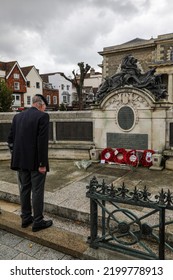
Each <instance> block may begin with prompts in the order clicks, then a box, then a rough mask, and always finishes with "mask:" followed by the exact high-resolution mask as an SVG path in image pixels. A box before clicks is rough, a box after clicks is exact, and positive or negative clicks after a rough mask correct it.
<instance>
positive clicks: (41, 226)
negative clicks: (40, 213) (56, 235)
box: [32, 220, 53, 232]
mask: <svg viewBox="0 0 173 280" xmlns="http://www.w3.org/2000/svg"><path fill="white" fill-rule="evenodd" d="M52 224H53V222H52V220H48V221H44V220H43V221H41V222H40V223H35V224H33V226H32V231H33V232H36V231H39V230H42V229H45V228H48V227H51V226H52Z"/></svg>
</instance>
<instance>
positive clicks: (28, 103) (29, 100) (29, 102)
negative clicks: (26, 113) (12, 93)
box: [27, 96, 31, 105]
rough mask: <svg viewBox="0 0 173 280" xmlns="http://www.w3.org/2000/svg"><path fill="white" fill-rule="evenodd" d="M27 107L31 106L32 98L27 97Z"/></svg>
mask: <svg viewBox="0 0 173 280" xmlns="http://www.w3.org/2000/svg"><path fill="white" fill-rule="evenodd" d="M27 105H31V96H27Z"/></svg>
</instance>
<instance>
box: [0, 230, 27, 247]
mask: <svg viewBox="0 0 173 280" xmlns="http://www.w3.org/2000/svg"><path fill="white" fill-rule="evenodd" d="M21 241H22V238H21V237H19V236H16V235H14V234H12V233H9V232H8V233H6V234H3V235H2V236H1V237H0V243H1V244H3V245H7V246H10V247H16V245H18V244H19V243H20V242H21Z"/></svg>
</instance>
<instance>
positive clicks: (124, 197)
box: [86, 177, 173, 259]
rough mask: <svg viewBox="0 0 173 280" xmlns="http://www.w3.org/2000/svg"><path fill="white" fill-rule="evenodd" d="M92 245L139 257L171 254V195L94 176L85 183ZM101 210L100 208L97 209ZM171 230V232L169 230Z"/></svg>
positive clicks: (89, 239) (162, 257)
mask: <svg viewBox="0 0 173 280" xmlns="http://www.w3.org/2000/svg"><path fill="white" fill-rule="evenodd" d="M87 189H88V191H87V193H86V196H87V197H88V198H90V216H91V221H90V223H91V224H90V226H91V229H90V236H89V238H88V242H89V243H90V246H91V247H92V248H98V247H104V248H107V249H111V250H114V251H118V252H121V253H124V254H126V255H127V254H129V255H131V256H135V257H138V258H141V259H165V258H166V259H172V258H173V247H172V245H173V237H172V236H173V235H172V234H173V212H172V210H173V195H172V194H171V192H170V190H168V191H167V192H165V191H164V190H163V189H162V190H161V191H160V192H159V193H158V194H156V195H153V194H151V193H149V191H148V189H147V187H146V186H145V187H144V188H143V190H138V189H137V188H136V187H135V188H134V190H129V189H128V188H126V186H125V185H124V183H123V185H122V186H121V187H119V188H116V189H115V188H114V187H113V185H106V184H105V182H104V181H103V182H102V183H99V182H98V181H97V179H96V177H93V179H92V180H91V181H90V184H89V185H88V186H87ZM100 210H101V211H100ZM171 230H172V234H171Z"/></svg>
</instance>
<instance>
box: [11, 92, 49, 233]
mask: <svg viewBox="0 0 173 280" xmlns="http://www.w3.org/2000/svg"><path fill="white" fill-rule="evenodd" d="M47 105H48V103H47V100H46V98H45V97H44V96H43V95H41V94H36V95H35V96H34V97H33V99H32V107H31V108H29V109H28V110H26V111H24V112H22V113H19V114H16V115H15V116H14V118H13V122H12V126H11V130H10V133H9V136H8V146H9V148H10V150H11V154H12V157H11V169H13V170H16V171H17V172H18V177H19V183H20V200H21V218H22V227H23V228H26V227H28V226H29V225H30V224H32V223H33V225H32V231H33V232H36V231H39V230H42V229H45V228H48V227H50V226H51V225H52V224H53V222H52V220H44V219H43V218H44V217H43V207H44V185H45V179H46V173H47V171H49V162H48V138H49V115H48V114H47V113H46V112H44V111H45V109H46V106H47ZM31 198H32V199H31ZM31 202H32V203H31ZM32 212H33V215H32Z"/></svg>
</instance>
